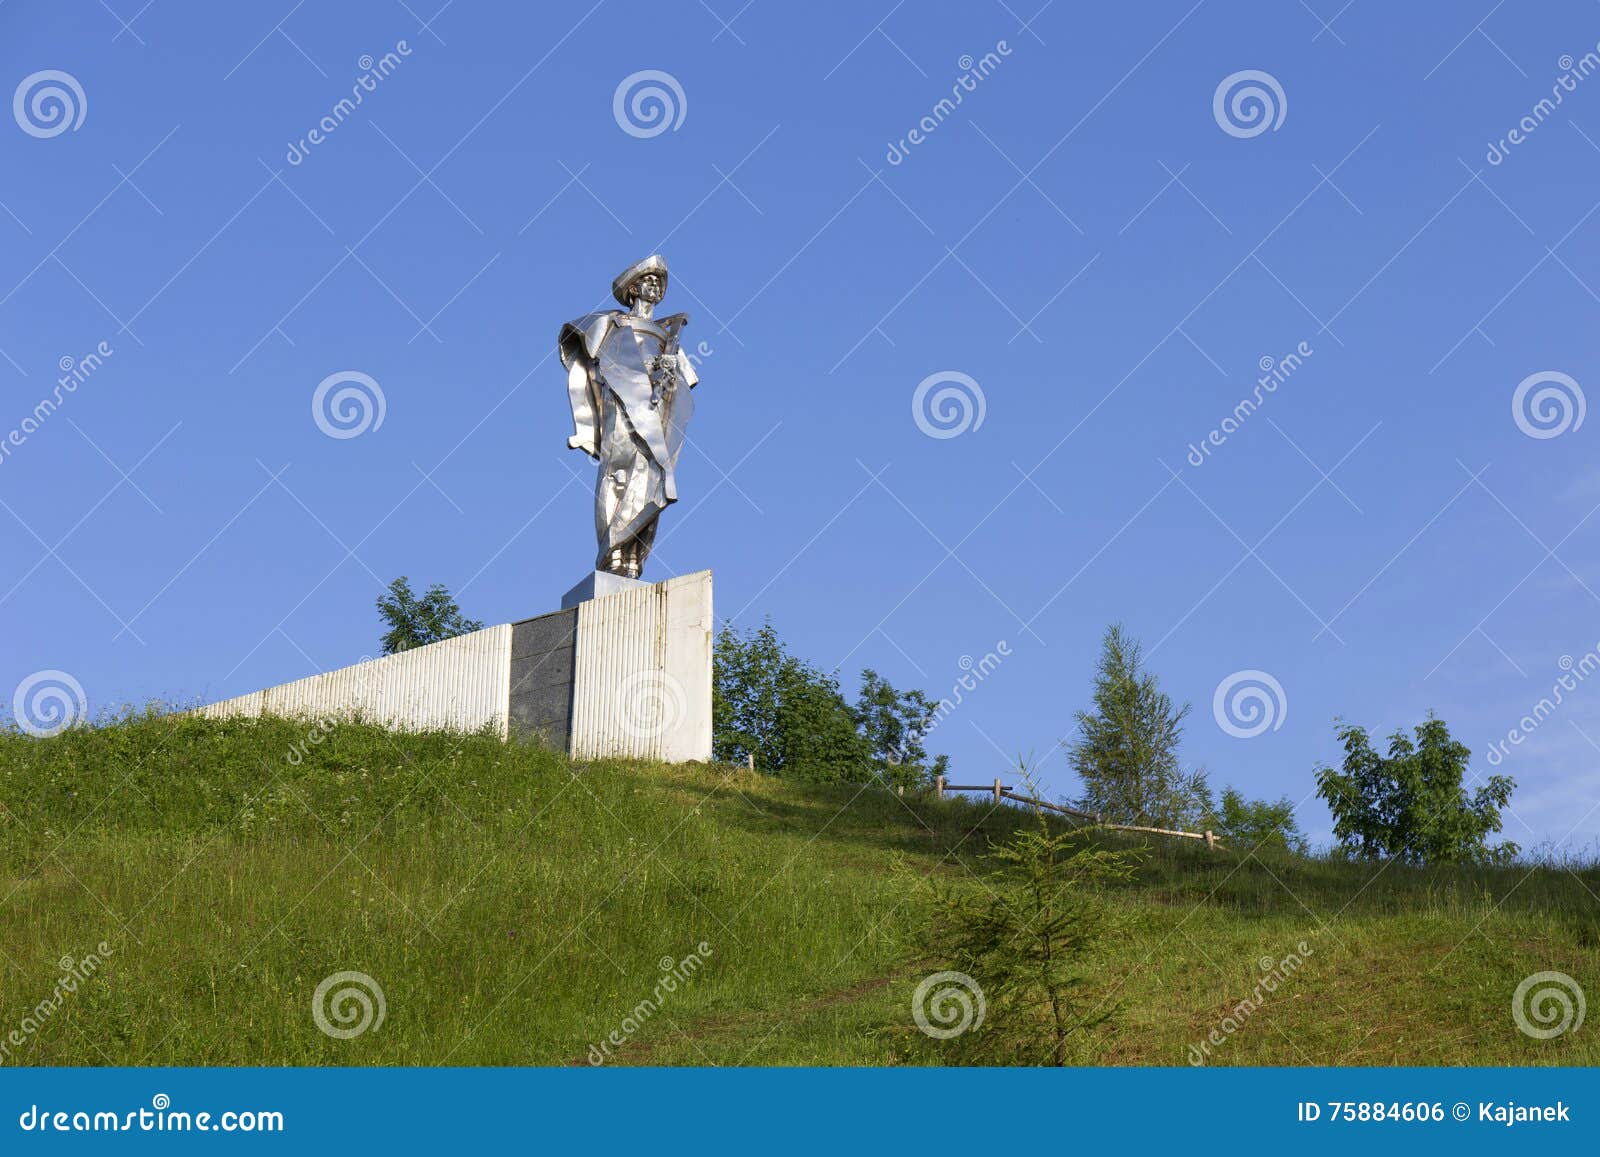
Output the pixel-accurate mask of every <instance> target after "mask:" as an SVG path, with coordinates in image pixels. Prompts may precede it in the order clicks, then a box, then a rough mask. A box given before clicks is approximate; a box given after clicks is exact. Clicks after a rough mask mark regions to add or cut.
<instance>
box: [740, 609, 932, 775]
mask: <svg viewBox="0 0 1600 1157" xmlns="http://www.w3.org/2000/svg"><path fill="white" fill-rule="evenodd" d="M712 668H713V680H712V694H711V729H712V753H713V754H714V756H715V757H716V758H717V759H719V760H722V761H723V762H725V763H743V762H745V760H746V759H747V758H748V757H750V756H752V755H753V756H754V757H755V764H756V768H757V770H759V771H764V772H768V773H770V774H773V775H786V776H790V777H793V778H798V779H809V780H816V781H822V782H839V783H860V782H863V781H865V780H867V779H870V778H873V777H877V778H880V779H883V780H884V781H885V782H888V783H891V784H903V785H905V786H920V785H922V784H923V783H925V782H926V781H927V780H928V778H929V777H930V776H933V775H939V774H943V769H944V767H945V760H944V757H943V756H940V757H938V759H936V760H934V761H932V762H931V763H930V762H929V760H928V753H927V751H926V749H925V748H924V746H923V742H922V741H923V737H924V736H925V735H926V734H927V732H928V729H929V727H930V726H931V725H932V722H933V717H934V713H935V709H936V708H935V704H934V703H933V702H932V701H930V700H929V699H928V697H927V696H926V695H924V694H923V693H922V692H920V691H906V692H901V691H897V690H896V689H895V688H894V686H893V685H892V684H890V683H889V681H888V680H886V679H884V678H883V677H882V676H880V675H878V674H877V673H876V672H875V671H872V670H870V669H869V670H866V671H863V672H862V673H861V691H860V694H859V695H858V697H857V699H856V703H855V706H854V707H852V706H851V705H850V704H849V703H848V702H847V701H846V700H845V698H844V694H843V692H842V691H841V690H840V687H839V680H838V678H837V677H836V676H834V675H832V674H829V673H825V672H823V671H820V670H818V669H817V668H816V667H814V666H812V665H811V664H810V663H807V662H806V661H804V660H803V659H800V658H798V657H796V656H795V655H793V654H791V653H790V652H789V650H788V648H787V647H785V646H784V644H783V642H782V640H780V639H779V638H778V634H777V632H776V631H775V630H774V629H773V627H772V624H771V623H763V624H762V625H761V626H760V627H758V628H757V629H755V630H754V631H750V632H747V633H745V634H743V635H741V634H740V633H739V632H738V631H736V630H735V629H734V628H733V625H732V624H731V623H725V624H724V625H723V626H722V629H721V630H719V631H718V632H717V637H716V640H715V642H714V644H713V646H712Z"/></svg>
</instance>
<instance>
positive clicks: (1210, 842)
mask: <svg viewBox="0 0 1600 1157" xmlns="http://www.w3.org/2000/svg"><path fill="white" fill-rule="evenodd" d="M1206 847H1207V849H1209V850H1210V851H1213V852H1214V851H1216V850H1217V837H1216V836H1215V835H1213V834H1212V831H1211V829H1210V828H1207V829H1206Z"/></svg>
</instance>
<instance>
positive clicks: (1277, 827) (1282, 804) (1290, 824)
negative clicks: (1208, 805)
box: [1209, 787, 1307, 856]
mask: <svg viewBox="0 0 1600 1157" xmlns="http://www.w3.org/2000/svg"><path fill="white" fill-rule="evenodd" d="M1209 826H1210V828H1211V830H1212V831H1214V832H1215V833H1216V834H1217V836H1218V837H1220V838H1221V839H1223V840H1225V841H1227V842H1229V843H1230V845H1231V846H1232V847H1235V848H1237V849H1238V850H1240V851H1242V852H1250V851H1254V850H1256V849H1258V848H1274V849H1277V850H1279V851H1287V852H1294V853H1296V854H1298V855H1302V856H1303V855H1305V854H1306V851H1307V845H1306V838H1305V836H1304V835H1303V834H1302V833H1301V831H1300V824H1299V822H1298V821H1297V820H1296V819H1295V818H1294V804H1293V803H1292V802H1290V800H1289V797H1288V796H1283V797H1282V798H1280V799H1278V800H1277V801H1276V802H1270V803H1269V802H1268V801H1267V800H1262V799H1254V800H1253V799H1246V798H1245V797H1244V793H1243V792H1241V791H1239V790H1237V789H1236V788H1231V787H1227V788H1223V789H1222V808H1221V810H1220V811H1218V812H1216V813H1215V814H1214V815H1213V817H1212V819H1211V822H1210V825H1209Z"/></svg>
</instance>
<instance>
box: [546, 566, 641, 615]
mask: <svg viewBox="0 0 1600 1157" xmlns="http://www.w3.org/2000/svg"><path fill="white" fill-rule="evenodd" d="M649 585H651V584H649V583H647V582H645V581H644V580H643V579H635V578H624V577H623V576H622V575H619V574H612V573H611V572H610V571H603V570H597V571H595V572H594V573H593V574H589V575H586V576H584V579H583V581H582V582H580V583H579V584H578V585H577V586H575V587H573V588H572V589H571V590H570V591H568V592H567V593H566V594H564V595H562V596H561V609H562V610H564V611H565V610H570V609H571V608H573V607H575V606H577V605H578V604H579V603H586V602H588V601H589V600H590V599H603V598H605V597H606V596H607V595H614V594H616V593H618V592H619V591H629V590H636V589H637V588H639V587H647V586H649Z"/></svg>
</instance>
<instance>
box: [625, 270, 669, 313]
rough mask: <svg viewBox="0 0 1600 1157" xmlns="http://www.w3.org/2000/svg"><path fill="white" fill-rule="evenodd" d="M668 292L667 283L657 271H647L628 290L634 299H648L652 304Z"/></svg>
mask: <svg viewBox="0 0 1600 1157" xmlns="http://www.w3.org/2000/svg"><path fill="white" fill-rule="evenodd" d="M666 294H667V283H666V282H665V281H664V280H663V279H662V278H661V276H660V275H659V274H656V273H646V274H645V275H644V276H643V277H641V278H639V280H638V281H635V282H634V283H633V286H632V287H631V288H630V289H629V291H628V296H629V297H630V298H632V299H633V300H634V301H648V302H649V303H650V304H651V305H655V304H657V303H658V302H659V301H660V300H661V299H662V298H663V297H665V296H666Z"/></svg>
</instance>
